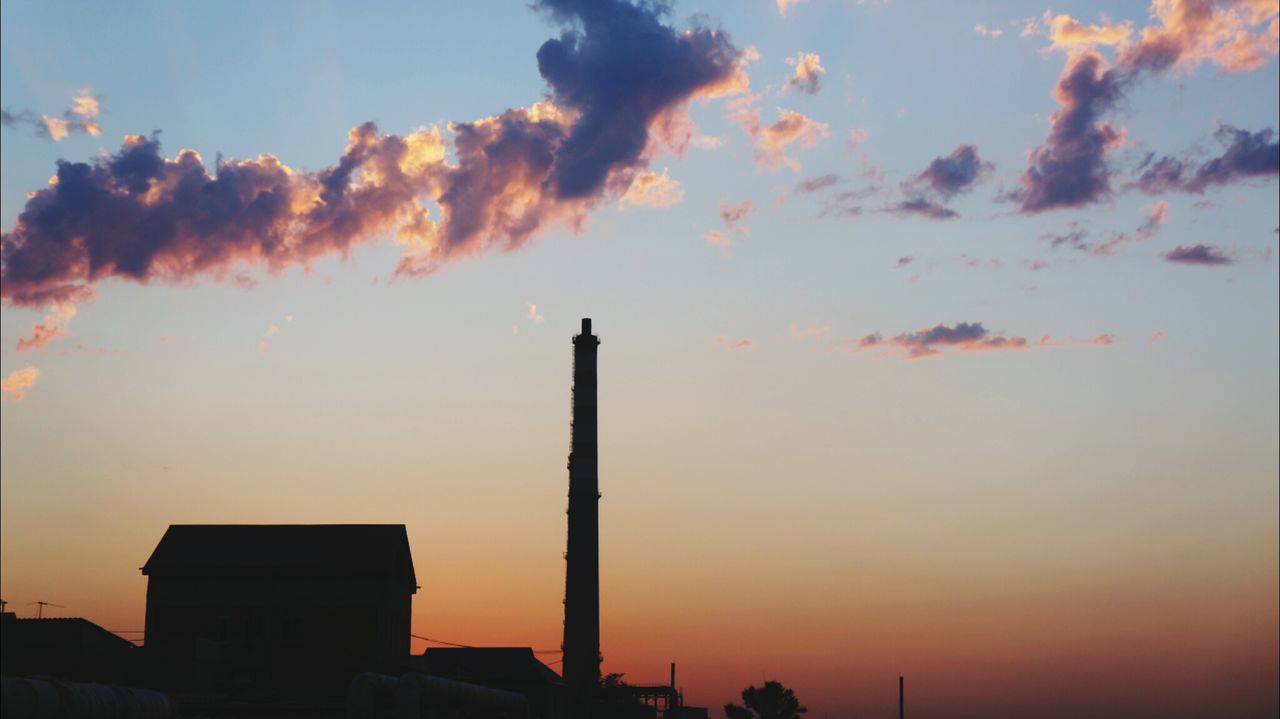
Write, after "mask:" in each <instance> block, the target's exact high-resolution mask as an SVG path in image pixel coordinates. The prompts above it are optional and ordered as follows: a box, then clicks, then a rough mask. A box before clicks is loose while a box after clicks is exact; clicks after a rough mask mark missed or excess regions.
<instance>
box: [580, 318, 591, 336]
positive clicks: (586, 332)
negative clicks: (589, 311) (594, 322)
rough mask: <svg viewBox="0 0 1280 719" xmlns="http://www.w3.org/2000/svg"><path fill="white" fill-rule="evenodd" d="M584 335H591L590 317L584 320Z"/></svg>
mask: <svg viewBox="0 0 1280 719" xmlns="http://www.w3.org/2000/svg"><path fill="white" fill-rule="evenodd" d="M582 334H584V335H589V334H591V318H590V317H583V318H582Z"/></svg>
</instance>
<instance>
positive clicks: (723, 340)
mask: <svg viewBox="0 0 1280 719" xmlns="http://www.w3.org/2000/svg"><path fill="white" fill-rule="evenodd" d="M714 341H715V343H716V345H718V346H720V347H723V348H724V349H726V350H728V351H730V352H737V351H739V350H745V349H749V348H750V347H751V340H749V339H745V338H744V339H738V340H735V339H731V338H729V337H725V336H724V335H716V336H715V338H714Z"/></svg>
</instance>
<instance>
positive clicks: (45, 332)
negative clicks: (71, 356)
mask: <svg viewBox="0 0 1280 719" xmlns="http://www.w3.org/2000/svg"><path fill="white" fill-rule="evenodd" d="M75 316H76V306H75V303H72V302H57V303H54V305H53V307H52V308H51V311H50V312H49V314H47V315H45V316H44V319H42V320H40V322H39V323H37V324H36V326H35V327H33V328H32V329H31V336H30V337H28V338H26V339H20V340H18V345H17V348H16V349H17V350H18V351H19V352H23V351H26V350H33V349H40V348H41V347H44V346H45V345H47V344H49V343H50V342H52V341H54V340H56V339H58V338H59V337H62V336H64V335H65V333H66V327H67V323H68V322H70V321H71V318H72V317H75Z"/></svg>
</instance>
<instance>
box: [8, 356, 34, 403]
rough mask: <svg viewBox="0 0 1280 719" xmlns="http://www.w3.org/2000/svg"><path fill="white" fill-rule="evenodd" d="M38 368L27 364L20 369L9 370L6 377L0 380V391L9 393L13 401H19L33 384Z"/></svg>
mask: <svg viewBox="0 0 1280 719" xmlns="http://www.w3.org/2000/svg"><path fill="white" fill-rule="evenodd" d="M39 376H40V370H39V369H36V368H35V367H32V366H30V365H27V366H26V367H23V368H22V369H20V370H16V371H14V372H10V373H9V376H8V377H5V378H4V379H3V380H0V392H3V393H5V394H7V395H9V396H10V397H11V398H12V399H13V401H14V402H21V401H22V398H23V397H25V396H26V392H27V390H29V389H31V387H32V386H34V385H35V383H36V379H37V378H38V377H39Z"/></svg>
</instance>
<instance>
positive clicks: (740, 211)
mask: <svg viewBox="0 0 1280 719" xmlns="http://www.w3.org/2000/svg"><path fill="white" fill-rule="evenodd" d="M755 209H756V205H755V203H754V202H752V201H751V200H743V201H742V202H739V203H737V204H735V205H730V204H727V203H724V202H721V203H720V221H721V222H723V223H724V231H720V230H712V231H710V232H708V233H707V234H705V235H703V238H704V239H705V240H706V241H707V242H710V243H711V244H713V245H720V246H721V247H728V246H729V245H730V244H732V243H733V237H734V236H735V235H743V236H745V235H749V234H751V230H750V229H749V228H748V227H747V226H746V225H744V224H743V222H744V221H745V220H746V219H747V218H748V217H750V216H751V213H753V212H755Z"/></svg>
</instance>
